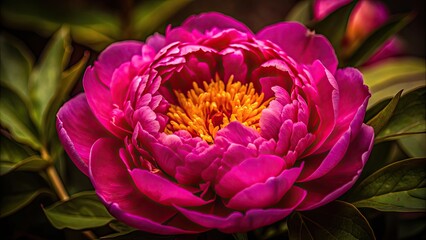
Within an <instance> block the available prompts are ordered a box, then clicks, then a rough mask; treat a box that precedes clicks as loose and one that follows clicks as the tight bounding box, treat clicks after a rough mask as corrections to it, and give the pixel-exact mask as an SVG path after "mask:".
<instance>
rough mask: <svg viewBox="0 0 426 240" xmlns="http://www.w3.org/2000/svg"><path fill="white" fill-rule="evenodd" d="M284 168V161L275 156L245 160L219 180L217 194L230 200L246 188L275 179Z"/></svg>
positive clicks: (262, 156)
mask: <svg viewBox="0 0 426 240" xmlns="http://www.w3.org/2000/svg"><path fill="white" fill-rule="evenodd" d="M284 166H285V162H284V160H283V159H282V158H280V157H278V156H275V155H259V156H258V157H253V158H248V159H245V160H244V161H242V162H241V163H240V164H239V165H237V166H235V167H233V168H232V169H231V170H230V171H229V172H227V173H225V175H224V176H223V177H222V178H221V179H220V180H219V182H218V184H216V186H215V190H216V193H217V194H218V195H220V196H221V197H224V198H230V197H232V196H234V195H235V194H236V193H238V192H239V191H241V190H243V189H244V188H247V187H249V186H251V185H253V184H256V183H264V182H265V181H266V180H267V179H268V178H270V177H275V176H276V175H277V174H279V173H280V172H281V171H282V169H283V167H284Z"/></svg>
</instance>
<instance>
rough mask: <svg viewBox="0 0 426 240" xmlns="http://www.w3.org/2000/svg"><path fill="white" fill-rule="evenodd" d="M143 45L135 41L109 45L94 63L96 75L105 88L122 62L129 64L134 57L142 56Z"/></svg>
mask: <svg viewBox="0 0 426 240" xmlns="http://www.w3.org/2000/svg"><path fill="white" fill-rule="evenodd" d="M143 46H144V45H143V43H141V42H137V41H123V42H116V43H113V44H111V45H109V46H108V47H107V48H106V49H105V50H103V51H102V53H101V54H100V55H99V57H98V61H97V62H96V63H95V69H96V74H97V75H98V76H99V79H100V80H101V82H102V83H103V84H105V85H106V86H109V85H110V82H111V80H112V74H113V73H114V71H115V69H116V68H118V67H119V66H120V65H121V64H123V63H124V62H130V61H131V59H132V57H133V56H135V55H142V47H143Z"/></svg>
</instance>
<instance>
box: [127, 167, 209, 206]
mask: <svg viewBox="0 0 426 240" xmlns="http://www.w3.org/2000/svg"><path fill="white" fill-rule="evenodd" d="M130 175H131V176H132V178H133V181H134V182H135V184H136V187H137V188H138V189H139V190H140V191H141V192H142V193H144V194H146V195H147V196H148V197H149V198H151V199H152V200H154V201H156V202H159V203H161V204H164V205H173V204H175V205H178V206H184V207H188V206H201V205H205V204H207V203H208V202H206V201H204V200H203V199H201V198H199V197H197V196H195V195H194V194H193V193H191V192H190V191H188V190H186V189H184V188H182V187H180V186H179V185H177V184H175V183H173V182H171V181H170V180H168V179H166V178H164V177H162V176H159V175H157V174H154V173H151V172H149V171H146V170H141V169H134V170H132V171H131V173H130Z"/></svg>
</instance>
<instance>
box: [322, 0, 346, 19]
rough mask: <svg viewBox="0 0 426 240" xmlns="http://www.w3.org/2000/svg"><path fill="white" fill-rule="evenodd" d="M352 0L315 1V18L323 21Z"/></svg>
mask: <svg viewBox="0 0 426 240" xmlns="http://www.w3.org/2000/svg"><path fill="white" fill-rule="evenodd" d="M351 1H352V0H314V18H315V20H321V19H323V18H325V17H326V16H328V15H329V14H330V13H332V12H334V11H335V10H337V9H338V8H340V7H342V6H344V5H346V4H348V3H350V2H351Z"/></svg>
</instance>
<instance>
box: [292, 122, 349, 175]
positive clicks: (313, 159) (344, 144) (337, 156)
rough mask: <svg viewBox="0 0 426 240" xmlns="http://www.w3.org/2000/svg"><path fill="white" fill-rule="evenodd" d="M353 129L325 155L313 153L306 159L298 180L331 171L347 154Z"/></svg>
mask: <svg viewBox="0 0 426 240" xmlns="http://www.w3.org/2000/svg"><path fill="white" fill-rule="evenodd" d="M351 133H352V131H351V129H349V130H348V131H347V132H346V133H345V134H344V135H343V136H342V137H341V138H340V139H339V140H338V141H337V142H335V144H334V146H333V147H332V148H331V150H330V151H329V152H327V153H326V155H325V157H322V156H318V155H313V156H310V157H309V159H308V160H306V161H305V168H304V169H303V172H302V174H301V178H299V180H298V182H308V181H311V180H314V179H317V178H319V177H322V176H324V175H325V174H327V173H329V172H330V171H331V170H332V169H333V168H334V167H335V166H336V165H337V164H338V163H339V162H340V161H341V160H342V158H343V156H344V155H345V153H346V151H347V149H348V146H349V142H350V139H351Z"/></svg>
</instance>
